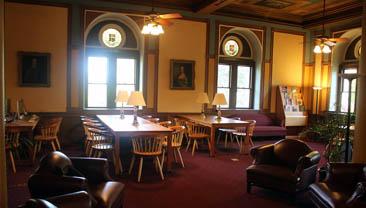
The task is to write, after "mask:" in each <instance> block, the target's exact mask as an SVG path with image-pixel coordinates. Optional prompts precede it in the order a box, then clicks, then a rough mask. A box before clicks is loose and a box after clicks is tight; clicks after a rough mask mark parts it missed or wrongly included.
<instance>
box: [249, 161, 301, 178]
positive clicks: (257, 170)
mask: <svg viewBox="0 0 366 208" xmlns="http://www.w3.org/2000/svg"><path fill="white" fill-rule="evenodd" d="M247 175H248V177H254V178H267V179H271V180H273V179H275V180H280V181H286V182H290V183H296V180H297V179H296V177H295V174H294V173H293V171H292V170H291V169H289V168H288V167H284V166H278V165H262V164H261V165H251V166H249V167H248V168H247Z"/></svg>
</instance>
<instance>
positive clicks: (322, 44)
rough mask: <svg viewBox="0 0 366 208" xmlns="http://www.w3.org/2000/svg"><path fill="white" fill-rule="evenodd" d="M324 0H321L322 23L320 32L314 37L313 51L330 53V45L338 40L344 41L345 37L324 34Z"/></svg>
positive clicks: (333, 44)
mask: <svg viewBox="0 0 366 208" xmlns="http://www.w3.org/2000/svg"><path fill="white" fill-rule="evenodd" d="M324 21H325V0H323V24H322V34H321V35H318V36H316V37H315V38H314V42H315V47H314V53H330V52H331V49H330V47H333V46H335V45H336V44H337V43H339V42H345V41H347V40H348V39H347V38H330V37H329V36H326V35H325V26H324V25H325V24H324Z"/></svg>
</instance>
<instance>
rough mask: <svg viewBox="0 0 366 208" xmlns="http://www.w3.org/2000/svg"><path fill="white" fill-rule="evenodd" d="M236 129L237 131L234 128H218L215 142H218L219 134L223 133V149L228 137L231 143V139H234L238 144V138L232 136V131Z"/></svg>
mask: <svg viewBox="0 0 366 208" xmlns="http://www.w3.org/2000/svg"><path fill="white" fill-rule="evenodd" d="M234 119H236V120H240V118H234ZM236 131H237V130H236V129H226V128H219V135H218V136H217V144H219V142H220V139H221V136H222V134H224V135H225V140H224V141H225V143H224V147H225V149H226V148H227V140H228V138H229V137H230V140H231V143H233V141H234V139H235V140H236V142H237V143H238V145H240V143H239V140H238V138H237V137H234V136H233V133H234V132H236Z"/></svg>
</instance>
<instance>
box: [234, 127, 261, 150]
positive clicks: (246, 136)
mask: <svg viewBox="0 0 366 208" xmlns="http://www.w3.org/2000/svg"><path fill="white" fill-rule="evenodd" d="M246 121H247V122H249V125H248V126H247V127H246V128H245V127H244V128H236V130H237V131H236V132H233V135H234V136H235V137H236V138H237V140H238V141H240V143H239V152H240V153H244V154H249V150H250V148H251V147H253V146H254V144H253V141H252V137H253V132H254V129H255V124H256V121H255V120H246Z"/></svg>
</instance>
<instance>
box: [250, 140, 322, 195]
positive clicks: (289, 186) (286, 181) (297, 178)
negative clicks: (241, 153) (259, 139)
mask: <svg viewBox="0 0 366 208" xmlns="http://www.w3.org/2000/svg"><path fill="white" fill-rule="evenodd" d="M250 154H251V156H252V157H253V158H254V161H253V164H252V165H251V166H249V167H248V168H247V191H248V193H250V192H251V187H252V186H259V187H264V188H269V189H274V190H278V191H283V192H286V193H289V194H291V195H293V196H295V195H296V193H297V192H299V191H302V190H304V189H306V188H307V187H308V186H309V185H310V184H311V183H314V182H315V179H316V170H317V164H318V163H319V160H320V154H319V152H317V151H313V150H311V148H310V147H309V146H308V145H306V144H305V143H304V142H302V141H300V140H296V139H283V140H280V141H278V142H276V143H275V144H270V145H262V146H259V147H253V148H252V149H251V151H250Z"/></svg>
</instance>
